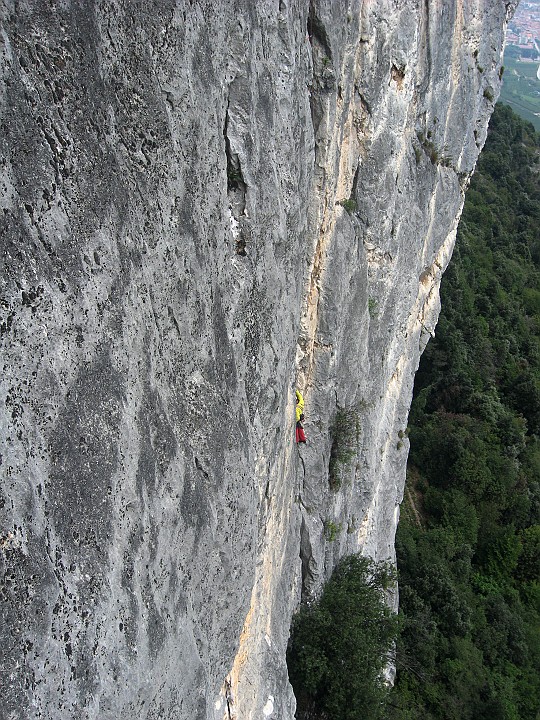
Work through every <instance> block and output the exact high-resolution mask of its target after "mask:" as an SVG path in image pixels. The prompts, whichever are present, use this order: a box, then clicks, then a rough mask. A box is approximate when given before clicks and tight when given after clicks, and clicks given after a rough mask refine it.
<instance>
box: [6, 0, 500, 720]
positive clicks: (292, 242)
mask: <svg viewBox="0 0 540 720" xmlns="http://www.w3.org/2000/svg"><path fill="white" fill-rule="evenodd" d="M1 7H2V29H1V38H0V52H1V85H0V103H1V105H0V113H1V132H0V144H1V163H2V165H1V169H0V173H1V174H0V181H1V202H2V207H1V214H0V219H1V223H2V229H1V233H2V234H1V239H0V253H1V254H0V258H1V277H0V312H1V319H0V322H1V366H2V374H1V376H0V383H1V389H2V401H1V404H0V437H1V448H0V453H1V455H0V472H1V476H2V485H1V496H0V508H1V510H0V513H1V533H2V534H1V547H0V560H1V570H2V575H1V586H0V593H1V602H2V611H3V616H2V624H1V626H0V654H1V665H0V673H1V676H2V698H1V701H0V703H1V708H0V715H1V717H2V719H3V718H6V719H7V718H10V719H13V720H14V719H15V718H17V719H23V718H24V719H25V720H30V719H32V720H33V719H34V718H44V719H49V718H50V719H53V718H54V720H64V719H66V720H67V719H68V718H70V719H71V718H88V719H90V718H92V719H93V718H99V719H100V720H105V719H111V720H112V719H114V720H121V719H124V718H130V719H132V718H148V719H150V718H160V720H167V719H168V718H190V719H192V718H200V719H202V718H222V717H223V716H224V715H225V716H227V714H230V715H231V716H234V715H236V717H238V718H242V719H245V718H260V717H275V718H280V719H288V718H289V719H290V718H292V717H293V714H294V698H293V695H292V691H291V688H290V686H289V684H288V680H287V671H286V665H285V648H286V644H287V638H288V632H289V622H290V618H291V614H292V612H293V610H294V608H295V606H296V605H297V603H298V601H299V598H300V594H301V591H302V589H303V592H304V593H306V594H308V595H309V594H310V593H317V592H318V591H319V589H320V586H321V584H322V582H323V581H324V579H325V578H326V577H328V576H329V574H330V572H331V570H332V567H333V566H334V564H335V562H336V561H337V560H338V558H339V557H340V556H341V555H342V554H343V553H345V552H351V551H357V550H358V549H361V550H362V551H363V552H366V553H369V554H371V555H373V556H374V557H376V558H389V557H390V558H392V557H393V540H394V532H395V527H396V522H397V517H398V507H399V502H400V499H401V494H402V489H403V481H404V473H405V461H406V455H407V439H406V437H401V436H402V435H403V431H404V430H405V428H406V424H407V412H408V407H409V402H410V395H411V387H412V380H413V373H414V371H415V369H416V367H417V363H418V358H419V354H420V352H421V349H422V348H423V346H424V344H425V341H426V338H427V337H428V336H429V334H430V333H432V332H433V328H434V325H435V321H436V318H437V313H438V286H439V281H440V276H441V273H442V271H443V270H444V268H445V266H446V263H447V261H448V258H449V256H450V254H451V250H452V245H453V241H454V234H455V228H456V223H457V219H458V216H459V213H460V209H461V204H462V201H463V192H464V188H465V187H466V185H467V181H468V178H469V175H470V173H471V172H472V170H473V168H474V164H475V161H476V157H477V154H478V152H479V148H480V147H481V146H482V144H483V141H484V138H485V133H486V125H487V120H488V116H489V114H490V112H491V109H492V105H493V101H494V99H495V98H496V96H497V94H498V85H499V67H500V51H501V46H502V38H503V26H504V22H505V18H506V15H507V13H508V12H509V9H510V8H509V6H508V3H506V4H505V3H504V2H501V0H476V1H475V2H472V1H471V2H465V0H447V1H446V2H438V1H436V0H433V1H432V2H431V1H429V2H413V1H412V0H411V1H410V2H407V1H399V0H394V2H390V1H389V0H378V1H375V0H372V1H370V0H365V1H364V2H360V0H351V1H350V2H348V3H345V2H338V1H337V0H312V1H311V2H308V0H261V1H260V2H251V0H237V1H236V2H230V1H227V2H225V0H212V1H211V2H210V1H208V2H197V3H195V2H192V1H188V0H185V2H182V0H177V1H174V0H159V1H157V0H156V1H154V2H133V1H131V0H129V1H128V0H116V1H114V0H93V1H92V0H88V1H87V2H75V1H74V0H73V1H70V0H57V1H55V0H50V1H46V0H26V2H25V0H21V1H20V2H14V1H13V2H9V1H7V2H6V1H5V0H4V2H3V3H2V6H1ZM342 201H349V202H345V206H346V207H344V206H343V205H342V204H340V203H341V202H342ZM295 384H298V386H299V387H300V388H301V389H302V390H303V391H304V393H305V397H306V416H307V422H306V432H307V434H308V437H309V442H308V445H307V446H306V447H303V448H302V449H301V450H300V451H298V449H297V447H296V446H295V444H294V418H293V416H294V400H293V398H294V387H295ZM338 408H342V409H345V410H346V411H347V413H348V415H349V417H350V418H351V419H352V421H354V422H355V423H357V425H358V433H357V436H356V441H355V442H356V445H357V447H356V450H357V459H356V460H352V461H350V462H347V463H346V464H345V465H344V466H343V467H341V468H340V474H341V476H342V483H341V487H339V488H336V487H334V489H331V488H330V486H329V481H328V475H329V472H328V467H329V461H330V453H331V448H332V444H333V443H334V444H335V443H336V442H338V441H339V438H337V439H336V437H335V433H334V437H333V436H332V431H331V428H332V425H333V422H334V419H335V416H336V412H337V411H338ZM330 521H331V522H332V523H334V525H330V524H329V522H330ZM325 523H326V525H325ZM325 528H326V531H325ZM332 535H334V536H335V538H334V539H333V540H329V539H328V538H329V537H331V536H332ZM227 676H228V677H229V679H230V683H231V690H230V691H228V690H227V688H225V686H224V680H225V678H226V677H227ZM231 692H232V695H233V698H231V697H230V695H231ZM226 695H229V698H228V709H227V701H226V697H225V696H226Z"/></svg>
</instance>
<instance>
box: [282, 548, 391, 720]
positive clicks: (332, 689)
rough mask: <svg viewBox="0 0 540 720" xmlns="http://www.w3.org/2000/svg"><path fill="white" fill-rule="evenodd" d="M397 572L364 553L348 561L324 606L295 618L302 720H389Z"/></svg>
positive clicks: (292, 660)
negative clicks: (390, 599) (389, 594)
mask: <svg viewBox="0 0 540 720" xmlns="http://www.w3.org/2000/svg"><path fill="white" fill-rule="evenodd" d="M394 582H395V576H394V571H393V568H392V567H391V566H389V565H387V564H375V563H374V562H373V561H372V560H370V559H368V558H364V557H360V556H359V555H350V556H347V557H345V558H343V559H342V560H341V562H340V563H339V565H338V566H337V568H336V569H335V571H334V573H333V575H332V577H331V579H330V580H329V582H328V583H327V584H326V586H325V588H324V591H323V594H322V596H321V598H320V600H319V601H318V602H314V603H312V604H309V605H304V606H302V608H301V609H300V611H299V612H298V614H297V615H296V616H295V618H294V620H293V625H292V630H291V639H290V643H289V649H288V652H287V664H288V668H289V677H290V680H291V683H292V686H293V689H294V693H295V696H296V699H297V704H298V711H297V718H301V719H302V720H308V718H309V719H310V720H330V718H331V719H332V720H353V719H354V720H356V718H359V717H361V718H362V719H363V720H372V719H375V718H383V717H384V708H385V703H386V699H387V696H388V689H387V687H386V684H385V682H384V678H383V670H384V668H385V666H386V664H387V663H388V660H389V656H390V652H391V649H392V647H393V644H394V642H395V639H396V635H397V619H396V616H395V615H394V614H393V613H392V611H391V610H390V608H389V607H388V605H387V603H386V602H385V598H384V594H385V592H386V591H388V590H389V588H391V587H392V586H393V585H394Z"/></svg>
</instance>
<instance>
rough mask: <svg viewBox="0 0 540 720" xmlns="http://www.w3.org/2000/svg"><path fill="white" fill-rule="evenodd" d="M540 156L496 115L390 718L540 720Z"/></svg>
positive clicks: (440, 410)
mask: <svg viewBox="0 0 540 720" xmlns="http://www.w3.org/2000/svg"><path fill="white" fill-rule="evenodd" d="M539 153H540V136H539V135H538V134H535V133H534V129H533V127H532V126H531V125H530V124H528V123H526V122H524V121H523V120H521V119H520V118H518V117H517V116H516V115H515V114H514V113H513V112H512V111H511V110H510V108H508V107H505V106H497V107H496V109H495V113H494V115H493V118H492V120H491V125H490V131H489V136H488V141H487V143H486V146H485V148H484V150H483V152H482V154H481V157H480V160H479V163H478V168H477V172H476V174H475V176H474V178H473V181H472V183H471V186H470V189H469V190H468V192H467V198H466V204H465V208H464V212H463V216H462V220H461V224H460V227H459V232H458V240H457V245H456V250H455V253H454V257H453V260H452V263H451V265H450V267H449V269H448V271H447V273H446V275H445V277H444V280H443V285H442V289H441V298H442V313H441V317H440V320H439V324H438V327H437V337H436V338H435V339H434V340H433V341H432V342H431V343H430V344H429V345H428V348H427V350H426V352H425V354H424V356H423V358H422V362H421V366H420V370H419V372H418V375H417V380H416V387H415V398H414V402H413V406H412V409H411V415H410V440H411V451H410V461H409V470H408V487H407V492H406V502H405V503H404V506H403V510H402V520H401V522H400V525H399V529H398V534H397V540H396V548H397V555H398V569H399V583H400V618H401V636H400V640H399V642H398V649H397V673H398V674H397V682H396V686H395V688H394V690H393V693H392V699H391V705H392V707H391V717H392V718H393V720H412V719H413V718H414V720H417V719H418V718H423V720H430V719H433V720H435V719H436V720H439V719H444V720H450V719H452V720H454V719H455V720H458V719H459V720H467V719H468V718H471V719H472V718H474V720H482V718H486V719H489V720H518V719H519V720H535V719H537V718H538V717H539V713H540V674H539V672H538V669H539V668H540V624H539V621H540V183H539V170H540V163H539Z"/></svg>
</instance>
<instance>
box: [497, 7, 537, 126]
mask: <svg viewBox="0 0 540 720" xmlns="http://www.w3.org/2000/svg"><path fill="white" fill-rule="evenodd" d="M500 99H501V101H502V102H504V103H507V104H508V105H510V106H511V107H512V109H513V110H514V112H516V113H517V114H518V115H521V117H522V118H524V119H525V120H529V122H531V123H532V124H533V125H534V127H535V129H536V130H538V131H540V0H526V1H525V2H521V3H520V4H519V6H518V8H517V10H516V13H515V15H514V17H513V18H512V20H511V21H510V23H509V24H508V29H507V31H506V39H505V49H504V74H503V84H502V89H501V98H500Z"/></svg>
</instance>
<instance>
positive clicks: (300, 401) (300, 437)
mask: <svg viewBox="0 0 540 720" xmlns="http://www.w3.org/2000/svg"><path fill="white" fill-rule="evenodd" d="M303 419H304V398H303V397H302V393H300V392H299V391H298V390H296V442H297V443H305V442H306V434H305V432H304V426H303V425H302V421H303Z"/></svg>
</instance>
